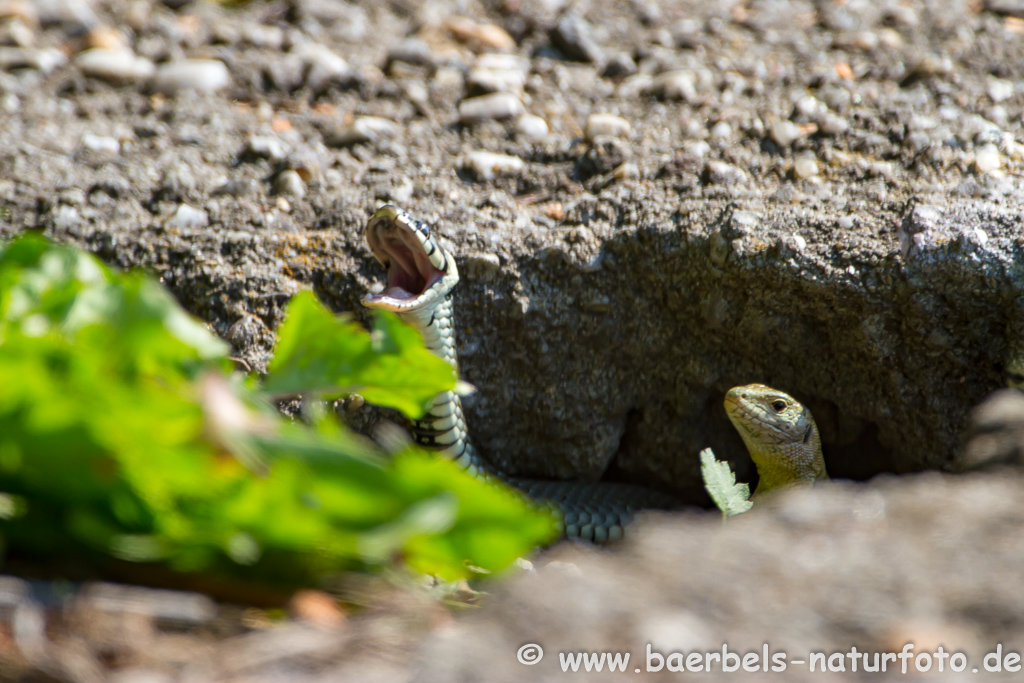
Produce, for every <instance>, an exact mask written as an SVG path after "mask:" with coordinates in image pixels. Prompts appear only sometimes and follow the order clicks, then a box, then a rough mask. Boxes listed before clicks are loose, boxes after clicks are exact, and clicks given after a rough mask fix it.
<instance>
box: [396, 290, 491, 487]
mask: <svg viewBox="0 0 1024 683" xmlns="http://www.w3.org/2000/svg"><path fill="white" fill-rule="evenodd" d="M398 316H399V317H400V318H401V319H402V320H404V321H406V322H407V323H409V324H411V325H412V326H413V327H415V328H416V329H418V330H419V331H420V334H422V335H423V343H424V345H425V346H426V347H427V348H428V349H429V350H430V351H432V352H433V353H434V354H435V355H437V356H440V357H441V358H443V359H444V360H445V361H447V362H448V364H449V365H450V366H452V369H453V370H455V371H458V369H459V363H458V358H457V356H456V353H455V325H454V312H453V307H452V295H451V292H449V293H448V295H447V296H445V298H444V299H443V300H442V301H441V302H439V303H438V304H437V305H436V306H433V307H425V308H422V309H419V310H415V311H404V312H400V313H399V314H398ZM411 431H412V435H413V439H414V440H415V441H416V443H418V444H420V445H421V446H426V447H428V448H432V449H436V450H438V451H439V452H440V453H442V454H443V455H445V456H446V457H448V458H450V459H451V460H454V461H455V462H456V463H457V464H458V465H459V466H461V467H463V468H464V469H466V470H468V471H469V472H470V474H478V473H479V474H484V473H488V472H493V471H494V470H493V468H491V467H490V466H489V465H488V464H487V463H486V462H485V461H484V460H483V459H482V458H481V457H480V455H479V454H478V453H477V451H476V449H475V448H474V447H473V444H472V443H471V442H470V440H469V434H468V433H467V432H466V418H465V416H464V415H463V413H462V399H460V398H459V395H458V394H456V393H455V392H454V391H442V392H441V393H439V394H438V395H437V396H435V397H434V399H433V401H431V403H430V406H429V407H428V409H427V413H426V414H425V415H424V416H423V417H422V418H421V419H419V420H413V421H412V429H411Z"/></svg>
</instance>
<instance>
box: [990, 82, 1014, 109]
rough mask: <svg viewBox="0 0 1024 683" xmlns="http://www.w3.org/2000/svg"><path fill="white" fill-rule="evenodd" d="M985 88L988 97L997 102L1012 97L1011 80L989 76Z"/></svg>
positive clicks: (1012, 87)
mask: <svg viewBox="0 0 1024 683" xmlns="http://www.w3.org/2000/svg"><path fill="white" fill-rule="evenodd" d="M987 90H988V97H989V99H990V100H992V101H993V102H995V103H996V104H999V103H1000V102H1004V101H1006V100H1008V99H1010V98H1011V97H1013V91H1014V86H1013V82H1011V81H1007V80H1003V79H1002V78H996V77H995V76H989V77H988V88H987Z"/></svg>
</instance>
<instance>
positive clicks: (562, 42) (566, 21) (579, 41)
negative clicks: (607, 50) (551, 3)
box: [551, 12, 605, 64]
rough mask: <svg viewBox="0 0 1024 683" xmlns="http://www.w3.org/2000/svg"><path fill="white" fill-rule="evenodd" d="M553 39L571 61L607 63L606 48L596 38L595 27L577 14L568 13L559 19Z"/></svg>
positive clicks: (552, 35)
mask: <svg viewBox="0 0 1024 683" xmlns="http://www.w3.org/2000/svg"><path fill="white" fill-rule="evenodd" d="M551 39H552V42H553V43H554V44H555V47H557V48H558V49H559V50H560V51H561V52H562V54H564V55H565V56H566V57H568V58H569V59H574V60H576V61H579V62H593V63H595V64H603V63H604V61H605V54H604V48H603V47H601V44H600V43H598V42H597V39H596V38H595V37H594V27H593V26H591V25H590V23H589V22H588V21H587V20H586V19H584V18H583V17H581V16H580V15H579V14H576V13H575V12H566V13H565V14H563V15H562V16H561V17H560V18H559V19H558V23H557V24H555V29H554V31H553V32H552V34H551Z"/></svg>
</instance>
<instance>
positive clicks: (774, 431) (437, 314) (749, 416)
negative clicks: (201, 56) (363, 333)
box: [363, 205, 824, 542]
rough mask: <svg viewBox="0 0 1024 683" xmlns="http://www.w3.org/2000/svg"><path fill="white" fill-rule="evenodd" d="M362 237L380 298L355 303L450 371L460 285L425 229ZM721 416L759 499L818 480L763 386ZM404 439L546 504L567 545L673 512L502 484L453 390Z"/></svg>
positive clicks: (594, 494) (800, 416)
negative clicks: (737, 437)
mask: <svg viewBox="0 0 1024 683" xmlns="http://www.w3.org/2000/svg"><path fill="white" fill-rule="evenodd" d="M365 236H366V240H367V243H368V244H369V247H370V250H371V251H372V252H373V255H374V257H375V258H376V259H377V261H379V262H380V263H381V265H383V266H384V267H385V268H386V269H387V271H388V275H387V284H386V285H385V287H384V290H383V291H382V292H380V293H379V294H370V295H368V296H367V297H366V298H365V299H364V300H363V304H364V305H365V306H368V307H370V308H381V309H386V310H390V311H394V312H395V313H397V314H398V315H399V317H401V318H402V319H403V320H405V321H406V322H408V323H411V324H412V325H413V326H415V327H416V328H417V329H419V330H420V332H421V333H422V335H423V341H424V343H425V344H426V346H427V348H429V349H430V350H431V351H433V352H434V353H435V354H437V355H438V356H440V357H441V358H444V359H445V360H446V361H447V362H448V363H449V364H450V365H451V366H452V367H453V368H455V369H458V360H457V358H456V351H455V326H454V321H453V311H452V293H453V290H454V288H455V286H456V285H457V284H458V282H459V271H458V268H457V267H456V265H455V259H454V258H453V257H452V255H451V254H449V253H448V252H447V251H445V249H444V248H443V247H442V246H441V245H440V244H439V243H438V242H437V240H436V239H434V237H433V236H432V235H431V233H430V227H429V226H428V225H427V224H426V223H424V222H423V221H421V220H418V219H416V218H413V217H412V216H410V215H409V214H408V213H406V212H405V211H402V210H401V209H398V208H396V207H394V206H391V205H385V206H383V207H381V208H380V209H378V210H377V212H376V213H374V215H373V216H372V217H371V218H370V220H369V221H368V222H367V224H366V231H365ZM736 392H740V393H736ZM726 407H727V411H728V413H729V417H730V419H731V420H732V421H733V424H735V425H736V427H737V429H739V431H740V433H741V435H742V436H743V438H744V441H746V443H747V445H748V447H749V448H750V450H751V455H752V456H753V457H754V460H755V464H757V466H758V469H759V471H764V472H768V473H770V474H769V478H770V483H771V485H770V486H765V485H762V486H760V487H759V489H758V492H759V493H760V492H763V491H764V490H766V489H767V488H776V487H778V486H782V485H786V484H788V483H794V482H797V481H813V480H814V478H815V476H816V475H817V474H819V472H818V470H817V469H815V468H816V467H817V465H818V463H820V475H821V477H824V463H823V461H821V442H820V440H819V439H818V437H817V430H816V428H813V429H812V430H811V431H808V426H807V425H808V423H809V424H810V425H813V422H814V421H813V419H812V418H811V417H810V412H808V411H807V410H806V408H804V407H803V406H801V405H800V404H799V403H798V402H797V401H795V400H794V399H793V398H792V397H790V396H788V395H786V394H784V393H782V392H777V391H775V390H773V389H770V388H769V387H764V386H763V385H749V386H747V387H737V388H736V389H734V390H732V391H730V392H729V397H727V400H726ZM783 408H784V410H783ZM412 432H413V437H414V439H415V440H416V441H417V443H419V444H421V445H423V446H427V447H430V448H434V449H437V450H439V451H440V452H442V453H443V454H444V455H445V456H447V457H448V458H451V459H452V460H454V461H455V462H456V463H458V464H459V465H461V466H462V467H464V468H465V469H466V470H468V471H469V472H470V473H472V474H474V475H476V476H480V477H485V478H486V477H494V478H498V479H501V480H502V481H504V482H506V483H508V484H510V485H512V486H514V487H516V488H518V489H519V490H521V491H522V492H523V493H525V494H526V495H527V496H529V497H531V498H533V499H535V500H538V501H547V502H548V503H550V504H552V505H554V506H555V507H556V509H557V510H559V511H560V512H561V515H562V523H563V529H564V532H565V535H566V536H569V537H579V538H584V539H587V540H592V541H596V542H604V541H608V540H614V539H616V538H619V537H621V536H622V534H623V529H624V527H625V526H626V525H627V524H628V523H629V521H630V519H631V518H632V516H633V514H634V513H635V512H637V511H639V510H642V509H670V508H674V507H677V506H678V501H676V500H675V499H674V498H672V497H670V496H667V495H664V494H661V493H658V492H656V491H652V490H650V489H646V488H643V487H640V486H634V485H630V484H614V483H604V482H602V483H592V482H581V481H540V480H530V479H520V478H517V477H510V476H507V475H506V474H505V473H503V472H500V471H498V470H497V469H496V468H494V467H493V466H492V465H490V464H489V463H488V462H487V461H486V460H484V459H483V458H482V457H481V456H480V454H479V453H478V452H477V450H476V449H475V448H474V447H473V444H472V443H471V442H470V440H469V437H468V434H467V431H466V419H465V416H464V414H463V411H462V401H461V400H460V399H459V396H458V394H456V393H455V392H454V391H446V392H442V393H440V394H438V395H437V396H436V397H435V398H434V400H433V401H432V402H431V404H430V407H429V409H428V412H427V414H426V415H424V417H423V418H422V419H419V420H415V421H414V422H413V425H412ZM812 435H813V437H814V438H813V439H811V436H812ZM790 442H793V443H790ZM807 462H811V465H808V464H807ZM762 467H767V468H768V469H766V470H762V469H761V468H762ZM821 477H819V478H821ZM766 483H768V482H767V480H766Z"/></svg>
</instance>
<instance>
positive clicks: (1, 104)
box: [0, 92, 21, 114]
mask: <svg viewBox="0 0 1024 683" xmlns="http://www.w3.org/2000/svg"><path fill="white" fill-rule="evenodd" d="M19 109H21V100H20V99H18V96H17V95H15V94H14V93H12V92H9V93H5V94H4V95H3V96H0V111H2V112H4V113H5V114H15V113H17V111H18V110H19Z"/></svg>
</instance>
